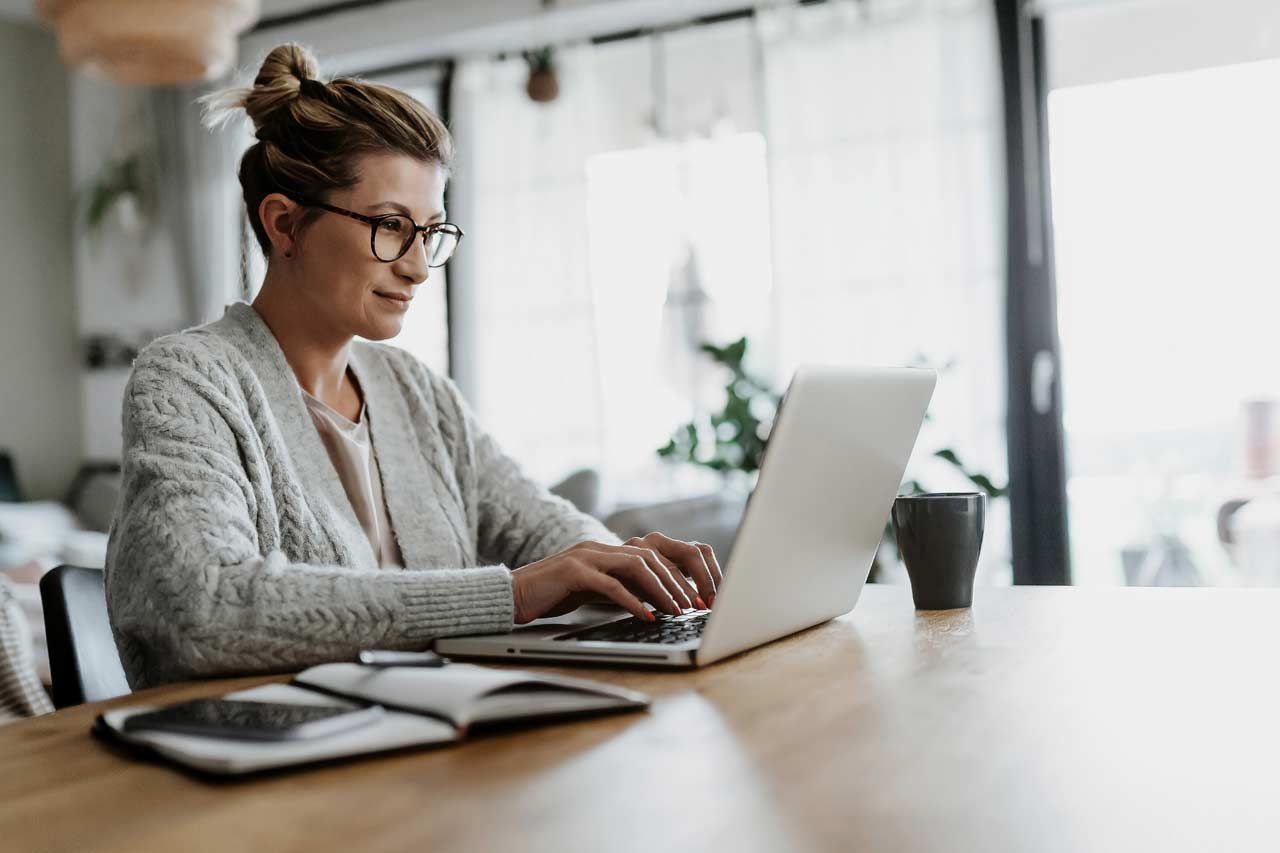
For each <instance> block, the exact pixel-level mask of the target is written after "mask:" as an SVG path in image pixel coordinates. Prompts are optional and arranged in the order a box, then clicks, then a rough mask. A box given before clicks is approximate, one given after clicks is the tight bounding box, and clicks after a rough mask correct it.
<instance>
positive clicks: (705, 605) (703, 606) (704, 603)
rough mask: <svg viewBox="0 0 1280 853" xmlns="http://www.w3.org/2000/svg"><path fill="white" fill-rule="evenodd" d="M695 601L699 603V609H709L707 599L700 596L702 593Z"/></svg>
mask: <svg viewBox="0 0 1280 853" xmlns="http://www.w3.org/2000/svg"><path fill="white" fill-rule="evenodd" d="M693 603H694V604H696V605H698V609H699V610H706V609H707V603H706V602H705V601H703V600H702V596H700V595H699V596H698V597H696V598H694V600H693Z"/></svg>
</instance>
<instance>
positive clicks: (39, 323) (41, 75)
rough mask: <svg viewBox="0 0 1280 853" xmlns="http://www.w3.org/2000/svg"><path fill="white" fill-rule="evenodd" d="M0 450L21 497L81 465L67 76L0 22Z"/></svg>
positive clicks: (52, 53)
mask: <svg viewBox="0 0 1280 853" xmlns="http://www.w3.org/2000/svg"><path fill="white" fill-rule="evenodd" d="M0 116H3V119H2V120H0V164H2V165H0V174H2V175H3V178H2V179H0V185H3V188H4V189H3V191H0V447H3V448H7V449H8V450H10V451H11V452H13V454H14V458H15V460H16V463H17V467H18V477H19V479H20V481H21V484H22V487H23V490H24V491H25V492H26V493H27V496H28V497H32V498H53V497H60V496H61V495H62V493H63V491H64V490H65V489H66V487H67V486H68V485H69V484H70V482H71V478H72V477H73V476H74V474H75V471H76V468H77V467H78V466H79V463H80V459H81V452H80V422H81V414H80V412H81V409H80V394H79V385H78V375H79V371H78V362H79V344H78V337H77V334H76V305H75V289H74V284H73V278H72V260H71V258H72V251H71V244H70V235H71V228H72V204H71V186H72V183H71V176H70V159H69V151H68V139H69V136H68V121H67V116H68V102H67V75H66V73H65V71H64V70H63V67H62V64H61V62H60V61H59V60H58V53H57V46H56V44H55V43H54V40H53V38H52V37H50V36H49V35H48V34H46V33H45V32H44V31H42V30H40V29H37V28H36V27H35V26H31V25H27V24H21V23H14V22H10V21H7V20H0Z"/></svg>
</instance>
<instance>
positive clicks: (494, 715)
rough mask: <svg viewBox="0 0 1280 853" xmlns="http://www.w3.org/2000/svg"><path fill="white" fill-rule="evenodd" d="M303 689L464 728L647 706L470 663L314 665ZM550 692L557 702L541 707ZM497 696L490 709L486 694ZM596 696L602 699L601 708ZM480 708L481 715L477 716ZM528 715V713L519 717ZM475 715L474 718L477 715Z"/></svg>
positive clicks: (607, 688) (616, 694) (572, 682)
mask: <svg viewBox="0 0 1280 853" xmlns="http://www.w3.org/2000/svg"><path fill="white" fill-rule="evenodd" d="M295 682H296V683H298V684H302V685H313V686H315V687H319V688H323V689H326V690H332V691H334V692H335V693H339V694H342V695H346V696H357V697H359V698H361V699H365V700H367V701H370V702H377V703H379V704H382V705H386V706H389V707H397V708H403V709H406V710H416V711H421V712H422V713H427V714H435V715H438V716H440V717H443V718H445V719H448V720H450V721H452V722H453V723H454V724H455V725H457V726H459V727H460V728H465V727H466V725H467V724H468V723H469V722H470V721H471V720H472V719H477V718H478V719H486V720H492V719H499V718H500V717H499V716H498V715H499V714H501V713H509V714H510V715H511V716H513V717H518V716H527V715H532V714H537V713H547V712H549V711H551V710H556V711H572V710H578V709H583V710H586V709H593V708H600V707H617V706H628V705H637V706H643V705H645V704H647V703H648V697H647V696H645V695H644V694H642V693H636V692H635V691H632V690H623V689H621V688H616V687H612V686H611V685H607V684H599V683H597V682H591V681H586V680H584V679H572V678H562V677H553V676H543V675H535V674H534V673H530V672H522V671H519V670H501V669H493V668H489V667H482V666H476V665H474V664H465V663H453V664H449V665H448V666H443V667H411V666H401V667H381V668H380V667H366V666H361V665H359V664H353V663H331V664H323V665H321V666H315V667H312V668H311V669H308V670H306V671H305V672H302V673H301V674H299V675H298V676H297V678H296V679H295ZM522 685H523V686H526V687H528V688H530V689H531V690H532V691H533V694H534V695H530V696H527V697H526V696H523V695H522V694H521V693H520V692H519V691H518V690H517V688H519V687H521V686H522ZM549 692H556V693H558V694H559V695H560V697H561V698H559V699H556V700H548V701H547V702H545V703H544V702H543V701H542V700H543V697H545V695H546V694H547V693H549ZM495 693H501V694H503V695H502V698H501V699H498V697H494V699H497V701H496V702H494V703H493V705H492V706H490V707H489V708H485V706H486V705H488V704H489V701H490V700H488V699H485V698H484V697H487V696H489V695H490V694H495ZM600 697H607V701H605V702H604V704H603V705H602V704H601V701H602V700H601V698H600ZM482 709H484V710H485V713H483V714H481V713H480V712H481V710H482ZM524 712H528V713H524ZM477 715H479V716H477Z"/></svg>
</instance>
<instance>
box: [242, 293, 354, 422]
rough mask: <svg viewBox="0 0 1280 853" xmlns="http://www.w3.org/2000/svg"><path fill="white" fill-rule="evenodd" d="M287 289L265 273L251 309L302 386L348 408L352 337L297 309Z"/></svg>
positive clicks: (308, 312)
mask: <svg viewBox="0 0 1280 853" xmlns="http://www.w3.org/2000/svg"><path fill="white" fill-rule="evenodd" d="M289 289H290V288H288V287H286V286H283V283H282V282H279V281H272V276H271V274H270V272H268V274H267V277H266V280H265V281H263V283H262V289H261V290H259V291H258V295H257V296H256V297H255V298H254V300H253V309H254V310H255V311H257V312H258V315H259V316H260V317H262V319H263V321H264V322H265V323H266V324H267V328H269V329H270V330H271V334H273V335H275V338H276V342H277V343H279V344H280V349H281V350H283V351H284V357H285V361H287V362H289V367H291V368H292V369H293V373H294V376H296V377H297V378H298V384H299V385H301V386H302V389H303V390H304V391H306V392H307V393H308V394H310V395H311V396H313V397H315V398H317V399H318V400H321V401H322V402H324V403H327V404H328V405H330V406H333V407H334V408H337V409H339V410H340V411H341V410H344V409H347V408H350V405H349V403H350V400H351V396H352V395H353V394H356V393H357V392H356V390H355V385H354V383H349V382H348V381H347V365H348V363H349V358H350V353H351V340H352V336H351V335H349V334H343V333H342V332H340V331H336V330H334V329H333V328H332V327H330V326H328V325H327V324H326V323H324V321H323V318H320V317H318V316H317V315H316V314H315V313H314V312H312V311H307V310H300V309H302V307H303V306H300V305H299V304H298V301H297V300H296V299H295V298H294V297H292V296H291V295H290V294H289V293H288V290H289ZM344 403H345V405H343V404H344ZM357 404H358V398H357Z"/></svg>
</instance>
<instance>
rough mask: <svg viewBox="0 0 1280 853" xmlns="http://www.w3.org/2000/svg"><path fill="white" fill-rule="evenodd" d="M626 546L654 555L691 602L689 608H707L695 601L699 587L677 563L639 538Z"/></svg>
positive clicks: (628, 541) (631, 540)
mask: <svg viewBox="0 0 1280 853" xmlns="http://www.w3.org/2000/svg"><path fill="white" fill-rule="evenodd" d="M625 544H626V545H627V546H631V547H635V548H641V549H643V550H644V551H646V552H647V553H649V554H652V555H653V557H654V559H656V560H657V561H658V562H659V563H661V564H662V566H663V568H665V569H666V570H667V572H668V574H669V575H670V577H671V580H672V582H673V583H674V584H675V586H676V588H678V589H679V590H680V591H681V592H683V593H684V596H685V597H684V600H685V601H688V602H689V603H688V605H687V606H688V607H698V608H702V607H705V606H706V602H703V603H701V604H699V603H698V602H697V601H695V599H697V598H698V587H697V585H696V584H694V582H693V581H691V580H689V577H688V576H687V575H686V574H685V573H684V572H683V571H681V570H680V567H679V566H677V565H676V564H675V563H673V562H671V560H670V559H669V558H668V557H667V556H666V555H664V554H663V553H662V552H660V551H658V550H656V549H654V548H653V547H652V546H650V545H648V544H646V543H645V541H644V540H643V539H641V538H640V537H639V536H637V537H635V538H632V539H628V540H627V541H626V543H625ZM670 586H671V585H670V584H668V588H670Z"/></svg>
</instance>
